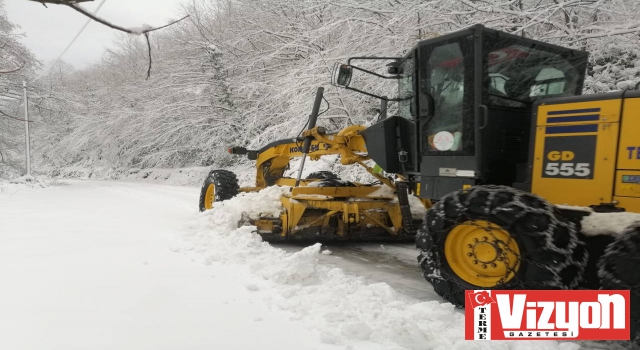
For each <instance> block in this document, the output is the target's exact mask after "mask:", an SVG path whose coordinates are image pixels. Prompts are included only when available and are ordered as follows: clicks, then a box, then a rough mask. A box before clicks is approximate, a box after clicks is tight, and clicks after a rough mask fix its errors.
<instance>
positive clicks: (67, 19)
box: [4, 0, 182, 68]
mask: <svg viewBox="0 0 640 350" xmlns="http://www.w3.org/2000/svg"><path fill="white" fill-rule="evenodd" d="M101 1H102V0H93V1H88V2H84V3H82V6H83V7H85V8H86V9H88V10H90V11H91V12H93V11H94V10H95V8H96V7H98V4H99V3H100V2H101ZM180 3H182V1H181V0H106V2H105V3H104V5H102V8H101V9H100V11H99V12H98V16H100V17H102V18H104V19H107V20H108V21H109V22H111V23H114V24H117V25H120V26H122V27H141V26H142V25H143V24H149V25H151V26H160V25H163V24H166V23H168V22H169V21H170V19H178V18H180V17H182V16H180V14H181V13H182V10H181V8H180ZM4 4H5V10H6V12H7V15H8V17H9V20H10V21H11V22H13V23H15V24H17V25H19V26H20V28H19V29H18V30H16V32H17V33H24V34H25V35H26V37H24V38H22V42H23V43H24V44H25V45H26V46H27V47H28V48H29V49H31V51H32V52H33V53H34V54H35V55H36V57H37V58H38V59H40V60H41V61H43V62H44V63H49V62H50V61H51V60H54V59H56V58H57V57H58V56H59V55H60V53H61V52H62V51H63V50H64V49H65V48H66V47H67V45H68V44H69V43H70V42H71V40H72V39H73V37H74V36H75V35H76V34H77V33H78V31H79V30H80V28H82V26H83V25H84V23H85V22H86V20H87V17H85V16H84V15H82V14H80V13H78V12H76V11H74V10H72V9H71V8H69V7H67V6H63V5H52V4H49V5H47V6H48V8H45V7H44V6H43V5H42V4H41V3H37V2H33V1H28V0H4ZM116 33H121V32H118V31H115V30H113V29H111V28H109V27H106V26H104V25H102V24H100V23H96V22H92V23H90V24H89V25H88V26H87V28H86V29H85V30H84V31H83V32H82V34H81V35H80V37H79V38H78V39H77V40H76V42H75V43H74V44H73V46H72V47H71V48H70V49H69V51H67V53H65V55H64V56H63V57H62V60H63V61H65V62H67V63H70V64H72V65H74V66H75V67H76V68H84V67H87V66H88V65H91V64H92V63H93V62H96V61H98V60H99V59H100V56H101V55H102V53H103V52H104V50H105V47H107V46H109V45H110V44H111V42H112V41H113V39H114V38H115V34H116ZM140 40H143V39H142V37H141V38H140Z"/></svg>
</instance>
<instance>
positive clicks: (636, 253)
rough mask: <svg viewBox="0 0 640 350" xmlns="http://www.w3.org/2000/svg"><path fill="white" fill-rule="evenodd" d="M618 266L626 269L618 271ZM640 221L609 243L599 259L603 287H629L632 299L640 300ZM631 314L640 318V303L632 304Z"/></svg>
mask: <svg viewBox="0 0 640 350" xmlns="http://www.w3.org/2000/svg"><path fill="white" fill-rule="evenodd" d="M617 267H620V268H622V269H623V270H626V271H616V270H617ZM639 269H640V223H637V224H634V225H632V226H630V227H628V228H627V229H626V230H624V232H623V233H622V234H621V235H620V236H618V237H617V238H616V240H615V241H614V242H613V243H611V244H609V245H608V246H607V248H606V249H605V251H604V254H603V255H602V257H600V260H598V277H599V278H600V285H601V289H628V290H629V291H630V293H631V299H632V300H634V299H635V300H640V274H639V273H638V270H639ZM631 315H632V318H634V319H640V305H633V304H632V305H631Z"/></svg>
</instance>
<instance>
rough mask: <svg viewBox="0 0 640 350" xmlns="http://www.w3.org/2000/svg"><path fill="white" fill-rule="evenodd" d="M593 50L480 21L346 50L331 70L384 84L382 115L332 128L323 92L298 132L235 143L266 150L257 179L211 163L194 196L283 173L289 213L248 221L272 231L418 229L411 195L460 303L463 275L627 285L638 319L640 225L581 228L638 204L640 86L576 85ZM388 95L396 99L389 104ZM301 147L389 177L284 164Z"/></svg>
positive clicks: (432, 253) (226, 194)
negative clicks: (387, 88) (389, 108)
mask: <svg viewBox="0 0 640 350" xmlns="http://www.w3.org/2000/svg"><path fill="white" fill-rule="evenodd" d="M362 59H367V60H382V61H385V63H387V64H386V67H387V72H386V73H384V74H381V73H379V72H375V71H372V70H370V69H365V68H362V67H359V66H356V65H354V64H353V63H352V62H353V61H354V60H362ZM587 59H588V53H587V52H584V51H578V50H573V49H569V48H564V47H560V46H556V45H551V44H548V43H544V42H541V41H536V40H532V39H528V38H523V37H519V36H514V35H510V34H507V33H504V32H500V31H496V30H491V29H488V28H485V27H483V26H480V25H476V26H473V27H471V28H468V29H465V30H462V31H458V32H455V33H450V34H447V35H442V36H439V37H435V38H432V39H428V40H424V41H421V42H419V43H418V44H417V45H416V46H415V47H414V48H412V49H411V50H409V51H408V52H407V54H406V55H404V56H403V57H393V58H389V57H381V58H376V57H354V58H350V59H349V61H348V62H347V64H342V65H338V66H337V67H336V71H335V74H334V77H333V78H332V83H333V84H334V85H338V86H341V87H344V88H346V89H349V90H352V91H356V92H359V93H364V94H366V95H368V96H372V97H376V98H380V100H381V101H382V106H383V108H382V110H383V112H382V113H381V114H382V118H381V120H380V121H379V122H377V123H376V124H374V125H372V126H369V127H367V128H364V127H362V126H352V127H348V128H346V129H345V130H343V131H341V132H340V133H338V134H336V135H328V134H326V133H325V132H324V129H322V128H321V127H316V126H315V118H314V116H316V117H317V114H318V108H319V104H320V100H319V99H316V104H315V106H314V111H313V113H312V118H311V119H312V123H310V128H309V130H307V131H306V132H305V133H304V134H303V138H299V139H289V140H283V141H277V142H274V143H272V144H270V145H267V146H266V147H264V148H263V149H261V150H258V151H246V150H244V149H234V150H233V152H234V153H246V154H248V156H249V158H251V159H256V160H257V170H258V171H257V174H256V178H257V180H256V188H250V189H238V187H237V182H236V180H235V177H234V175H233V174H230V173H228V172H224V171H212V173H211V174H210V175H209V177H208V178H207V180H206V181H205V184H204V186H203V189H202V195H201V198H200V207H201V209H202V210H204V209H207V208H210V207H211V205H212V203H214V202H215V201H219V200H225V199H228V198H230V197H232V196H233V195H235V194H236V193H238V191H252V190H256V189H260V188H264V187H266V186H272V185H287V186H292V190H291V192H290V193H289V194H286V195H285V196H283V199H282V204H283V207H284V208H285V211H284V213H283V214H282V216H281V217H279V218H263V219H261V220H258V221H257V222H256V223H255V224H256V226H257V227H258V230H259V232H260V234H261V235H263V237H274V236H277V237H279V238H296V237H313V238H316V237H334V238H345V239H347V238H350V237H356V238H367V236H368V234H369V233H370V232H371V233H373V232H376V233H381V234H385V233H386V234H387V236H390V237H396V238H400V237H408V236H413V235H414V234H415V233H416V229H415V227H416V226H415V225H416V221H415V220H413V218H412V217H411V212H410V210H409V200H407V198H410V196H411V195H413V194H414V195H416V196H418V197H419V198H420V199H421V200H422V203H424V205H425V207H427V208H428V210H427V213H426V215H425V216H424V220H422V223H421V224H420V227H419V229H418V230H417V234H415V242H416V246H417V248H418V251H419V257H418V261H419V264H420V267H421V269H422V271H423V274H424V276H425V278H426V279H427V281H429V282H430V283H431V284H432V285H433V287H434V290H435V291H436V292H437V293H438V294H440V295H441V296H442V297H443V298H444V299H446V300H448V301H450V302H451V303H453V304H455V305H457V306H460V307H464V304H465V300H464V291H465V290H466V289H573V288H605V289H629V290H631V295H632V302H631V318H632V319H634V320H639V319H640V254H639V252H640V227H636V226H632V227H630V228H629V229H628V230H626V231H625V232H624V234H620V235H617V236H616V235H611V234H610V233H611V232H606V230H605V231H603V232H600V233H601V234H595V235H594V234H593V233H592V235H584V234H582V233H581V224H582V222H583V219H584V218H585V217H589V216H590V215H593V213H594V212H607V213H617V212H623V211H626V212H633V213H640V140H639V139H638V131H637V130H640V91H637V90H625V91H618V92H611V93H606V94H596V95H581V94H582V88H583V83H584V78H585V71H586V68H587ZM354 73H357V74H369V75H373V76H376V77H378V78H380V79H395V80H397V82H398V92H399V93H398V97H397V98H394V99H388V98H385V97H383V96H377V95H375V94H373V93H372V92H370V91H364V90H362V89H361V88H358V87H354V86H351V83H352V76H353V75H354ZM389 101H394V102H397V104H398V106H397V111H398V112H397V115H394V116H390V117H386V115H385V114H386V109H385V108H384V107H386V103H387V102H389ZM301 143H302V144H301ZM299 145H300V146H299ZM307 154H308V155H309V157H310V158H311V159H314V158H317V157H320V156H322V155H325V154H340V156H341V161H342V163H343V164H354V163H358V164H360V165H363V166H365V168H367V169H368V170H369V171H370V172H371V173H372V174H373V175H374V176H376V177H377V178H378V179H379V181H380V182H381V185H365V184H356V183H354V184H350V185H349V186H342V185H340V186H338V185H334V186H331V185H330V186H327V187H322V186H316V185H313V184H314V183H316V182H317V181H322V180H320V178H321V177H320V176H318V178H316V179H300V172H299V173H298V179H286V178H283V177H282V176H283V171H284V169H285V168H286V165H287V164H288V162H289V160H290V158H291V157H303V158H302V159H303V160H304V159H305V158H306V156H307ZM366 159H371V160H372V161H374V162H375V163H376V164H377V165H378V166H379V167H380V168H382V169H383V170H384V175H382V174H381V173H378V172H375V171H373V170H372V169H371V168H370V167H369V166H367V165H366V164H365V162H364V161H365V160H366ZM389 174H395V175H393V176H391V175H389ZM312 177H313V176H312ZM334 180H336V179H334ZM389 189H390V190H389ZM381 193H382V194H384V195H382V196H377V195H378V194H381ZM374 194H375V195H374ZM431 203H433V205H431ZM611 215H616V214H611ZM618 215H619V214H618ZM376 235H377V234H373V235H372V236H376Z"/></svg>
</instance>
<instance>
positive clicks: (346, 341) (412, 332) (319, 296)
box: [184, 188, 579, 350]
mask: <svg viewBox="0 0 640 350" xmlns="http://www.w3.org/2000/svg"><path fill="white" fill-rule="evenodd" d="M285 190H286V189H283V188H269V189H265V190H263V191H261V192H259V193H246V194H243V195H241V196H238V197H236V198H234V199H231V200H228V201H224V202H221V203H216V205H215V207H214V209H213V210H210V211H207V212H204V213H201V214H199V217H198V219H197V220H195V221H194V222H192V223H191V224H190V225H188V227H187V229H186V231H185V233H184V238H185V240H186V241H187V242H188V244H187V245H188V248H187V249H186V251H188V252H191V253H192V254H195V255H196V256H197V257H198V259H199V260H200V261H202V262H203V263H205V264H235V265H239V266H244V267H245V268H246V270H247V272H248V275H249V276H250V280H249V281H247V284H246V286H247V289H249V290H252V291H256V293H258V292H259V293H263V295H264V302H265V304H267V305H268V306H269V307H271V308H276V309H281V310H286V311H288V312H290V313H291V318H292V319H300V320H303V321H304V324H305V325H307V326H308V327H310V328H311V329H316V330H318V331H319V332H320V340H321V341H322V342H324V343H328V344H336V345H340V346H344V348H345V349H378V348H381V347H382V348H384V349H394V350H397V349H421V350H426V349H433V350H450V349H458V350H463V349H479V350H481V349H505V350H507V349H511V350H515V349H563V350H574V349H577V348H579V347H576V346H574V345H575V344H570V343H562V344H560V343H558V342H555V341H517V342H506V341H503V342H469V341H465V340H463V339H464V316H463V314H462V312H460V310H456V309H455V308H454V306H453V305H452V304H450V303H441V302H439V301H428V302H416V301H413V300H410V299H408V298H406V297H403V296H402V295H399V294H398V293H396V291H395V290H394V289H393V288H391V287H390V286H389V285H388V284H386V283H368V282H367V281H366V280H365V279H364V278H363V277H355V276H351V275H347V274H346V273H345V272H344V271H343V270H342V269H339V268H329V267H327V266H324V265H321V264H319V263H318V257H319V254H321V253H320V251H321V245H320V244H315V245H312V246H310V247H307V248H305V249H303V250H302V251H299V252H296V253H287V252H285V251H284V250H282V249H278V248H275V247H273V246H271V245H269V244H268V243H266V242H263V241H262V239H261V238H260V236H259V235H257V234H256V233H254V231H255V227H254V226H243V227H240V228H238V227H237V223H238V221H239V220H241V219H242V214H243V211H245V210H249V211H251V212H253V213H256V212H269V211H270V212H273V213H275V212H277V211H278V210H280V205H279V203H276V202H275V201H274V199H275V198H276V196H277V195H278V193H277V192H278V191H280V194H281V193H282V191H285ZM427 288H429V286H428V284H427V282H425V289H427Z"/></svg>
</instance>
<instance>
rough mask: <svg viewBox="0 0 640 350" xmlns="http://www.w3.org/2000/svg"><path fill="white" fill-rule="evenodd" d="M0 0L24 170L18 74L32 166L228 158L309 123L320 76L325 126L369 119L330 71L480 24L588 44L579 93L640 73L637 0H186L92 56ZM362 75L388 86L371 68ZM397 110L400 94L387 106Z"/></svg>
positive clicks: (6, 143) (1, 85)
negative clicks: (50, 36)
mask: <svg viewBox="0 0 640 350" xmlns="http://www.w3.org/2000/svg"><path fill="white" fill-rule="evenodd" d="M3 6H4V5H3V3H2V1H0V56H1V58H2V59H1V60H0V91H1V92H0V176H2V174H3V172H4V173H15V174H21V173H23V171H24V150H25V145H24V121H23V108H24V101H23V99H22V81H23V80H27V81H33V83H31V84H30V85H29V95H30V96H31V97H30V99H29V103H28V109H29V114H30V119H31V120H32V123H30V127H31V148H32V164H33V167H34V169H40V170H42V169H63V168H65V167H70V166H80V167H85V168H89V169H91V168H96V167H110V168H124V169H128V168H180V167H193V166H206V167H225V166H229V165H231V164H232V163H237V162H238V161H241V162H242V161H244V160H238V159H234V158H232V157H231V156H230V155H229V154H228V153H227V148H228V147H229V146H232V145H234V146H244V147H247V148H258V147H260V146H262V145H264V144H266V143H268V142H270V141H273V140H274V139H279V138H283V137H293V136H295V135H297V134H298V133H299V132H300V130H301V129H302V128H303V127H304V125H305V122H306V121H307V116H308V114H309V112H310V110H311V106H312V103H313V94H314V91H315V89H316V87H318V86H324V87H325V89H326V90H325V97H326V99H327V102H328V110H327V111H326V112H325V113H324V114H322V116H321V117H320V119H319V121H318V123H319V125H322V126H324V127H326V128H327V129H328V130H329V131H337V130H339V129H341V128H343V127H345V126H347V125H353V124H363V125H370V124H371V123H373V122H374V121H375V120H376V118H377V113H378V108H379V102H378V101H377V100H376V99H374V98H370V97H367V96H365V95H361V94H356V93H353V92H350V91H347V90H343V89H339V88H336V87H334V86H331V85H330V78H331V72H332V68H333V66H334V65H335V64H336V63H337V62H344V61H346V59H347V58H348V57H350V56H401V55H402V54H403V53H405V52H406V51H407V50H409V49H411V47H413V46H414V45H415V44H416V43H417V42H419V41H420V40H424V39H428V38H431V37H434V36H438V35H442V34H446V33H449V32H452V31H456V30H460V29H463V28H467V27H469V26H471V25H474V24H483V25H485V26H487V27H489V28H494V29H499V30H502V31H506V32H509V33H512V34H515V35H520V36H524V37H529V38H535V39H539V40H543V41H546V42H550V43H554V44H558V45H562V46H567V47H572V48H577V49H579V50H586V51H588V52H590V61H589V67H588V77H587V80H586V84H585V89H584V92H585V93H602V92H607V91H613V90H620V89H626V88H633V87H634V86H635V83H636V82H638V81H640V19H639V18H638V16H637V13H639V12H640V2H638V1H637V0H510V1H507V0H431V1H425V0H343V1H329V0H304V1H287V0H218V1H213V0H191V1H185V2H184V3H183V5H182V9H181V10H180V11H179V12H177V13H175V18H176V19H177V18H181V17H183V16H186V15H188V16H189V17H188V18H187V19H185V20H183V21H180V22H179V23H176V24H175V25H173V26H171V27H167V28H165V29H164V30H161V31H156V32H153V33H152V34H151V35H150V36H149V39H150V47H151V51H150V52H151V62H152V67H151V72H150V76H147V70H148V66H149V51H148V47H147V42H146V41H145V40H144V36H141V35H130V34H116V33H115V32H114V38H115V39H114V41H113V42H112V43H105V45H106V46H107V47H108V49H107V50H106V52H105V53H104V55H103V56H102V58H101V60H100V61H99V62H97V63H96V64H94V65H92V66H89V67H87V68H85V69H81V70H79V69H75V68H74V67H73V66H71V65H69V64H67V63H65V62H64V60H62V61H57V62H41V61H39V60H38V59H37V58H36V57H35V56H34V55H33V54H32V52H31V51H30V50H29V48H28V47H25V46H24V45H23V44H22V43H21V41H20V35H18V34H16V33H19V32H20V31H19V26H18V24H17V23H13V22H12V21H11V18H8V17H7V15H6V13H5V11H4V10H3ZM361 83H362V85H361V86H362V87H364V88H366V89H368V90H370V91H374V92H376V93H380V94H386V93H387V92H386V91H387V90H388V89H389V85H388V84H385V83H384V82H381V81H379V79H378V80H376V79H370V80H363V81H362V82H361ZM391 108H392V110H393V108H394V107H393V106H391Z"/></svg>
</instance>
